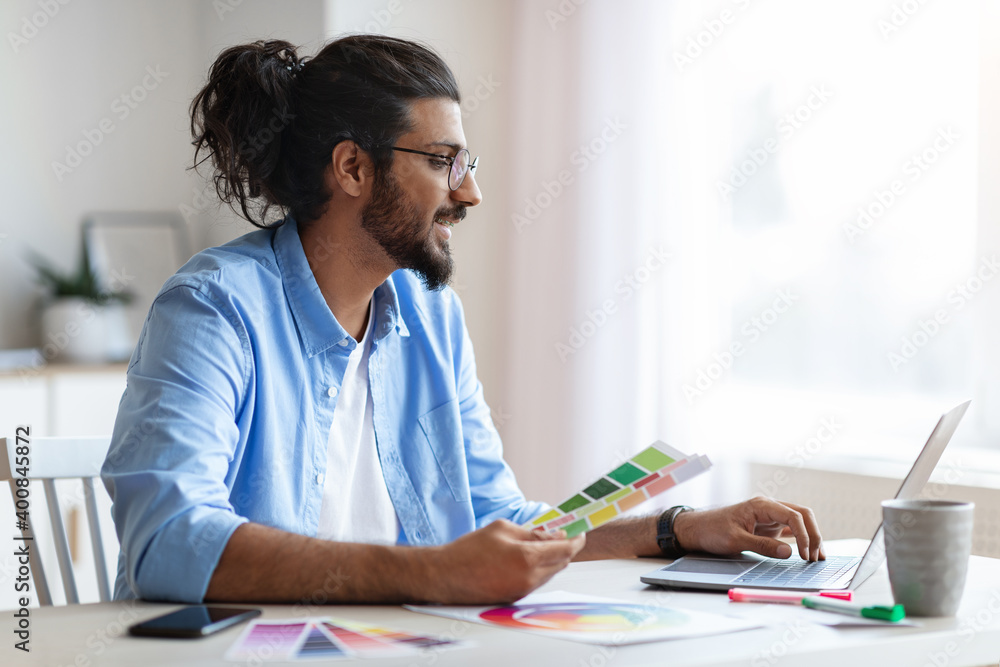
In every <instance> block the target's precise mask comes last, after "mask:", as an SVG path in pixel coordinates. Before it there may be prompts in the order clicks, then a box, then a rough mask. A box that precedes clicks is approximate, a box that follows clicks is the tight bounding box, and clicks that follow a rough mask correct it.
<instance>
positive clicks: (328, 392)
mask: <svg viewBox="0 0 1000 667" xmlns="http://www.w3.org/2000/svg"><path fill="white" fill-rule="evenodd" d="M326 395H327V396H329V397H330V398H335V397H336V396H337V388H336V387H330V388H329V389H327V390H326Z"/></svg>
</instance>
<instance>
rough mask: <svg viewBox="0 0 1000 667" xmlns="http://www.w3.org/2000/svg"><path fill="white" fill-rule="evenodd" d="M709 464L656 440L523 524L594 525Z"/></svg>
mask: <svg viewBox="0 0 1000 667" xmlns="http://www.w3.org/2000/svg"><path fill="white" fill-rule="evenodd" d="M710 467H712V462H711V461H709V460H708V457H707V456H702V455H700V454H685V453H684V452H681V451H678V450H676V449H674V448H673V447H671V446H670V445H668V444H666V443H663V442H660V441H656V442H654V443H653V444H652V445H650V446H649V447H647V448H646V449H644V450H642V451H641V452H639V453H638V454H636V455H635V456H633V457H632V458H630V459H629V460H628V461H626V462H625V463H622V464H621V465H619V466H617V467H616V468H615V469H614V470H612V471H611V472H609V473H608V474H606V475H604V476H603V477H601V478H600V479H598V480H596V481H595V482H594V483H593V484H590V485H589V486H587V487H586V488H585V489H583V490H582V491H580V492H579V493H575V494H573V495H572V496H570V497H569V498H567V499H566V500H564V501H563V502H561V503H559V504H558V505H556V506H555V507H554V508H552V509H551V510H549V511H548V512H546V513H544V514H542V515H541V516H539V517H536V518H535V519H533V520H532V521H529V522H528V523H526V524H524V525H525V527H527V528H531V529H533V530H545V531H549V530H565V531H566V535H567V536H568V537H575V536H577V535H579V534H580V533H585V532H587V531H588V530H592V529H594V528H597V527H598V526H600V525H601V524H603V523H607V522H608V521H610V520H611V519H614V518H615V517H616V516H619V515H620V514H623V513H625V512H627V511H628V510H630V509H632V508H633V507H637V506H638V505H640V504H642V503H644V502H646V501H647V500H649V499H650V498H652V497H654V496H658V495H659V494H661V493H663V492H664V491H666V490H667V489H670V488H673V487H675V486H677V485H678V484H680V483H681V482H686V481H687V480H689V479H691V478H692V477H695V476H696V475H700V474H701V473H703V472H705V471H706V470H708V469H709V468H710Z"/></svg>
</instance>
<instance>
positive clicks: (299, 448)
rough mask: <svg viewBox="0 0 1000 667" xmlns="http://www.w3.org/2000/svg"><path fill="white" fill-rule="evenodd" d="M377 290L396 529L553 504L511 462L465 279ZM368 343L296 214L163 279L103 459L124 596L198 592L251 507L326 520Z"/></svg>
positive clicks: (268, 518)
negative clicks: (353, 369) (332, 448)
mask: <svg viewBox="0 0 1000 667" xmlns="http://www.w3.org/2000/svg"><path fill="white" fill-rule="evenodd" d="M372 298H373V301H374V317H375V323H374V329H373V330H372V335H373V340H372V350H371V356H370V359H369V363H368V376H369V381H370V384H371V392H372V400H373V403H374V426H375V440H376V443H377V447H378V456H379V460H380V461H381V464H382V473H383V475H384V477H385V482H386V487H387V488H388V490H389V496H390V497H391V498H392V503H393V505H394V506H395V508H396V514H397V515H398V516H399V521H400V525H401V533H400V536H399V542H400V543H401V544H413V545H429V544H441V543H444V542H449V541H451V540H453V539H455V538H457V537H459V536H460V535H463V534H464V533H466V532H469V531H471V530H474V529H476V528H480V527H482V526H484V525H486V524H488V523H489V522H491V521H493V520H495V519H499V518H505V519H509V520H511V521H514V522H517V523H521V522H524V521H527V520H529V519H530V518H532V517H533V516H535V515H537V514H538V513H540V512H541V511H543V510H544V509H545V506H544V505H542V504H540V503H533V502H528V501H526V500H525V499H524V496H523V494H522V493H521V491H520V490H519V489H518V487H517V484H516V482H515V479H514V475H513V473H512V472H511V470H510V468H509V467H508V466H507V464H506V463H505V462H504V461H503V458H502V452H501V443H500V437H499V435H498V434H497V432H496V429H495V428H494V427H493V422H492V420H491V418H490V410H489V407H488V406H487V405H486V402H485V401H484V399H483V390H482V385H481V384H480V383H479V380H478V379H477V377H476V365H475V360H474V358H473V352H472V344H471V342H470V340H469V335H468V332H467V331H466V328H465V321H464V315H463V312H462V305H461V303H460V302H459V299H458V297H457V296H456V295H455V293H454V292H453V291H452V290H450V289H448V288H445V289H444V290H441V291H438V292H430V291H427V290H426V289H425V288H424V287H423V285H422V284H421V282H420V280H419V279H418V278H417V277H416V276H415V275H414V274H413V273H412V272H409V271H396V272H395V273H393V274H392V275H391V276H390V277H389V278H388V279H387V280H386V281H385V282H384V283H383V284H382V285H380V286H379V287H378V288H377V289H376V290H375V293H374V296H373V297H372ZM356 345H357V343H356V342H355V341H354V339H353V338H351V337H350V336H349V335H348V334H347V332H346V331H345V330H344V328H343V327H341V326H340V324H339V323H338V322H337V320H336V319H335V318H334V316H333V313H332V312H331V311H330V309H329V307H328V306H327V304H326V301H325V300H324V298H323V295H322V293H321V292H320V290H319V286H318V285H317V283H316V280H315V278H314V277H313V273H312V270H311V269H310V268H309V265H308V263H307V261H306V257H305V253H304V252H303V250H302V244H301V242H300V240H299V235H298V231H297V228H296V224H295V221H294V220H292V219H289V220H288V221H287V222H286V223H285V224H284V225H282V226H281V227H278V228H277V229H268V230H261V231H255V232H252V233H250V234H247V235H246V236H243V237H242V238H239V239H237V240H235V241H233V242H231V243H228V244H226V245H224V246H221V247H218V248H210V249H208V250H205V251H204V252H201V253H199V254H197V255H195V256H194V257H193V258H192V259H191V260H190V261H189V262H188V263H187V264H185V265H184V267H182V268H181V270H180V271H178V272H177V274H176V275H174V276H173V277H172V278H170V279H169V280H168V281H167V282H166V284H165V285H164V286H163V289H162V290H161V291H160V293H159V295H158V296H157V297H156V300H155V301H154V303H153V306H152V307H151V308H150V311H149V315H148V317H147V319H146V323H145V326H144V327H143V330H142V334H141V335H140V338H139V343H138V345H137V347H136V349H135V352H134V354H133V355H132V359H131V362H130V364H129V369H128V384H127V388H126V390H125V394H124V395H123V397H122V400H121V405H120V406H119V410H118V419H117V421H116V422H115V429H114V435H113V437H112V442H111V449H110V450H109V451H108V456H107V459H106V461H105V463H104V467H103V468H102V470H101V476H102V478H103V480H104V484H105V486H106V487H107V489H108V492H109V493H110V494H111V498H112V499H113V501H114V504H113V507H112V514H113V515H114V521H115V527H116V530H117V532H118V539H119V542H120V544H121V553H120V555H119V559H118V579H117V582H116V584H115V598H116V599H129V598H135V597H142V598H146V599H152V600H172V601H178V602H200V601H201V600H202V599H203V598H204V595H205V590H206V589H207V587H208V582H209V580H210V578H211V576H212V573H213V572H214V570H215V567H216V565H217V564H218V561H219V558H220V556H221V555H222V551H223V549H224V547H225V546H226V543H227V542H228V540H229V538H230V536H231V535H232V533H233V531H234V530H236V528H237V526H239V525H240V524H241V523H243V522H245V521H253V522H256V523H260V524H264V525H267V526H273V527H275V528H280V529H282V530H287V531H290V532H294V533H300V534H303V535H310V536H313V535H315V534H316V528H317V525H318V521H319V512H320V505H321V503H322V495H323V481H324V478H325V475H326V472H327V471H326V465H327V440H328V437H329V433H330V426H331V424H332V422H333V413H334V411H335V410H336V408H337V397H338V396H339V388H340V385H341V383H342V381H343V379H344V372H345V370H346V367H347V358H348V355H349V354H350V352H351V350H353V349H354V348H355V347H356ZM289 565H290V566H291V565H292V564H289Z"/></svg>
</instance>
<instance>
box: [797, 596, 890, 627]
mask: <svg viewBox="0 0 1000 667" xmlns="http://www.w3.org/2000/svg"><path fill="white" fill-rule="evenodd" d="M802 604H803V605H805V606H806V607H809V608H810V609H818V610H819V611H832V612H834V613H835V614H847V615H848V616H861V617H862V618H875V619H878V620H880V621H889V622H890V623H896V622H897V621H901V620H903V618H905V617H906V612H905V611H904V610H903V605H901V604H897V605H893V606H892V607H884V606H879V605H876V606H874V607H862V606H861V605H857V604H851V603H850V602H844V601H843V600H831V599H829V598H821V597H818V596H815V595H812V596H807V597H804V598H802Z"/></svg>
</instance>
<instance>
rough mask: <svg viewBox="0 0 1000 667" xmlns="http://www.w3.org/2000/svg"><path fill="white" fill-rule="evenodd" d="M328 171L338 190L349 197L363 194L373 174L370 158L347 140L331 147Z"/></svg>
mask: <svg viewBox="0 0 1000 667" xmlns="http://www.w3.org/2000/svg"><path fill="white" fill-rule="evenodd" d="M330 169H331V172H332V176H333V178H334V179H335V180H336V181H337V183H338V184H339V185H340V189H341V190H343V191H344V192H345V193H347V194H348V195H349V196H351V197H360V196H361V195H363V194H364V192H365V190H367V189H368V187H369V185H370V183H371V178H372V174H373V173H374V165H373V164H372V161H371V157H369V155H368V153H366V152H365V151H363V150H361V149H360V148H358V145H357V144H356V143H354V142H353V141H351V140H349V139H348V140H345V141H341V142H340V143H338V144H337V145H336V146H334V147H333V156H332V160H331V163H330Z"/></svg>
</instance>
